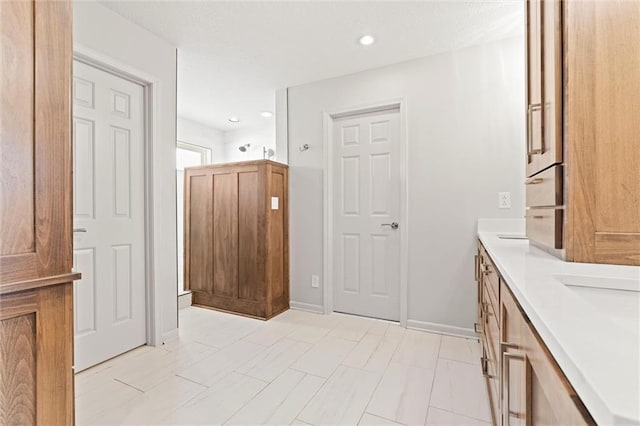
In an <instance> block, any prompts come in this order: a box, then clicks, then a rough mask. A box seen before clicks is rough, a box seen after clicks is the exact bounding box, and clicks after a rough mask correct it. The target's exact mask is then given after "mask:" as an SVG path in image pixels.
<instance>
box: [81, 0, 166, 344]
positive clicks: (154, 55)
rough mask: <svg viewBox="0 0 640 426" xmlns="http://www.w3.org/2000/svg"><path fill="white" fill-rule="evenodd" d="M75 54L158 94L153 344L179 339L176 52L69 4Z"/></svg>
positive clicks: (90, 6)
mask: <svg viewBox="0 0 640 426" xmlns="http://www.w3.org/2000/svg"><path fill="white" fill-rule="evenodd" d="M73 9H74V10H73V37H74V49H76V51H82V52H84V53H85V54H87V55H89V56H93V57H96V58H98V59H100V60H104V61H107V62H110V63H112V64H117V65H118V68H126V69H127V70H128V71H129V72H130V73H133V74H138V75H143V76H144V78H145V79H146V80H147V81H153V82H154V86H155V88H156V89H157V91H156V93H155V98H154V99H153V100H152V102H153V104H154V106H155V107H156V108H157V109H156V111H155V112H154V113H155V117H154V123H155V125H154V128H153V139H154V143H153V147H152V154H153V157H152V160H151V166H152V169H153V193H152V194H151V195H152V197H153V229H152V237H153V247H151V252H152V255H153V256H154V268H153V277H152V279H153V280H154V282H153V283H152V285H153V286H154V288H155V289H156V293H155V299H154V300H153V301H152V303H153V304H154V306H155V310H156V318H155V319H154V320H153V321H152V324H153V329H152V335H151V342H150V343H152V344H161V343H162V342H163V341H164V340H167V339H169V338H171V337H173V336H175V335H176V334H177V327H178V317H177V313H178V310H177V295H176V285H177V284H176V190H175V184H176V181H175V161H176V158H175V157H176V156H175V147H176V49H175V47H174V46H171V45H170V44H169V43H167V42H166V41H164V40H162V39H160V38H158V37H157V36H155V35H153V34H151V33H150V32H148V31H146V30H144V29H142V28H141V27H138V26H136V25H134V24H133V23H131V22H130V21H128V20H126V19H124V18H123V17H121V16H120V15H118V14H116V13H114V12H112V11H111V10H109V9H107V8H105V7H103V6H101V5H100V4H98V3H95V2H93V1H87V2H78V1H76V2H74V4H73Z"/></svg>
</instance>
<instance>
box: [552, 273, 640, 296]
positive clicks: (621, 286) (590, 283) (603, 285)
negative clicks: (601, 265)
mask: <svg viewBox="0 0 640 426" xmlns="http://www.w3.org/2000/svg"><path fill="white" fill-rule="evenodd" d="M554 278H555V279H557V280H558V281H560V282H561V283H562V284H564V285H566V286H569V287H589V288H597V289H602V290H618V291H634V292H640V277H638V279H637V280H634V279H630V278H611V277H598V276H592V275H569V274H557V275H554Z"/></svg>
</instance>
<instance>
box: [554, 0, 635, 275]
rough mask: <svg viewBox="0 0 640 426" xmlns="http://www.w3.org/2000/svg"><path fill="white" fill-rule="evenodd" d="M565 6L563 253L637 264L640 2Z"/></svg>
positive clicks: (620, 0)
mask: <svg viewBox="0 0 640 426" xmlns="http://www.w3.org/2000/svg"><path fill="white" fill-rule="evenodd" d="M564 10H565V22H566V25H565V38H566V45H567V52H566V59H565V60H566V63H567V65H566V88H565V138H566V145H567V146H566V148H567V149H566V153H567V166H566V169H567V171H566V182H567V183H566V185H567V186H566V189H565V190H566V198H567V200H566V204H567V205H566V235H565V244H566V250H567V253H566V255H567V256H566V257H567V260H571V261H577V262H596V263H615V264H627V265H640V2H638V1H624V0H611V1H568V2H565V3H564Z"/></svg>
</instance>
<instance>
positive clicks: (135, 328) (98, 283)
mask: <svg viewBox="0 0 640 426" xmlns="http://www.w3.org/2000/svg"><path fill="white" fill-rule="evenodd" d="M73 72H74V77H73V151H74V156H73V157H74V158H73V194H74V206H73V208H74V214H73V226H74V239H73V240H74V250H73V252H74V269H75V270H76V271H78V272H81V273H82V280H80V281H76V282H75V284H74V316H75V318H74V319H75V321H74V331H75V369H76V371H80V370H83V369H85V368H87V367H90V366H92V365H95V364H97V363H99V362H102V361H105V360H107V359H109V358H112V357H114V356H116V355H119V354H121V353H123V352H126V351H128V350H130V349H133V348H135V347H138V346H140V345H144V344H145V343H146V303H145V245H144V244H145V241H144V235H145V234H144V232H145V231H144V226H145V222H144V94H143V88H142V86H140V85H138V84H135V83H132V82H130V81H128V80H124V79H122V78H119V77H116V76H114V75H112V74H109V73H107V72H105V71H102V70H99V69H97V68H94V67H91V66H89V65H86V64H83V63H80V62H77V61H74V64H73Z"/></svg>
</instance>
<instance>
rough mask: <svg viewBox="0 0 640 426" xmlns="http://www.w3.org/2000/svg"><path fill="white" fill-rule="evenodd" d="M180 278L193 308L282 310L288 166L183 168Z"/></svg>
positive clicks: (261, 313)
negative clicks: (182, 227) (189, 293)
mask: <svg viewBox="0 0 640 426" xmlns="http://www.w3.org/2000/svg"><path fill="white" fill-rule="evenodd" d="M184 185H185V187H184V194H185V197H184V203H185V204H184V247H185V251H184V266H185V268H184V283H185V288H186V289H189V290H191V292H192V300H193V304H194V305H200V306H206V307H210V308H215V309H220V310H224V311H228V312H233V313H238V314H243V315H247V316H252V317H257V318H262V319H269V318H271V317H272V316H274V315H277V314H279V313H280V312H282V311H284V310H286V309H288V308H289V217H288V170H287V166H286V165H284V164H280V163H276V162H273V161H269V160H260V161H247V162H241V163H229V164H216V165H209V166H201V167H190V168H186V169H185V182H184Z"/></svg>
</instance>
